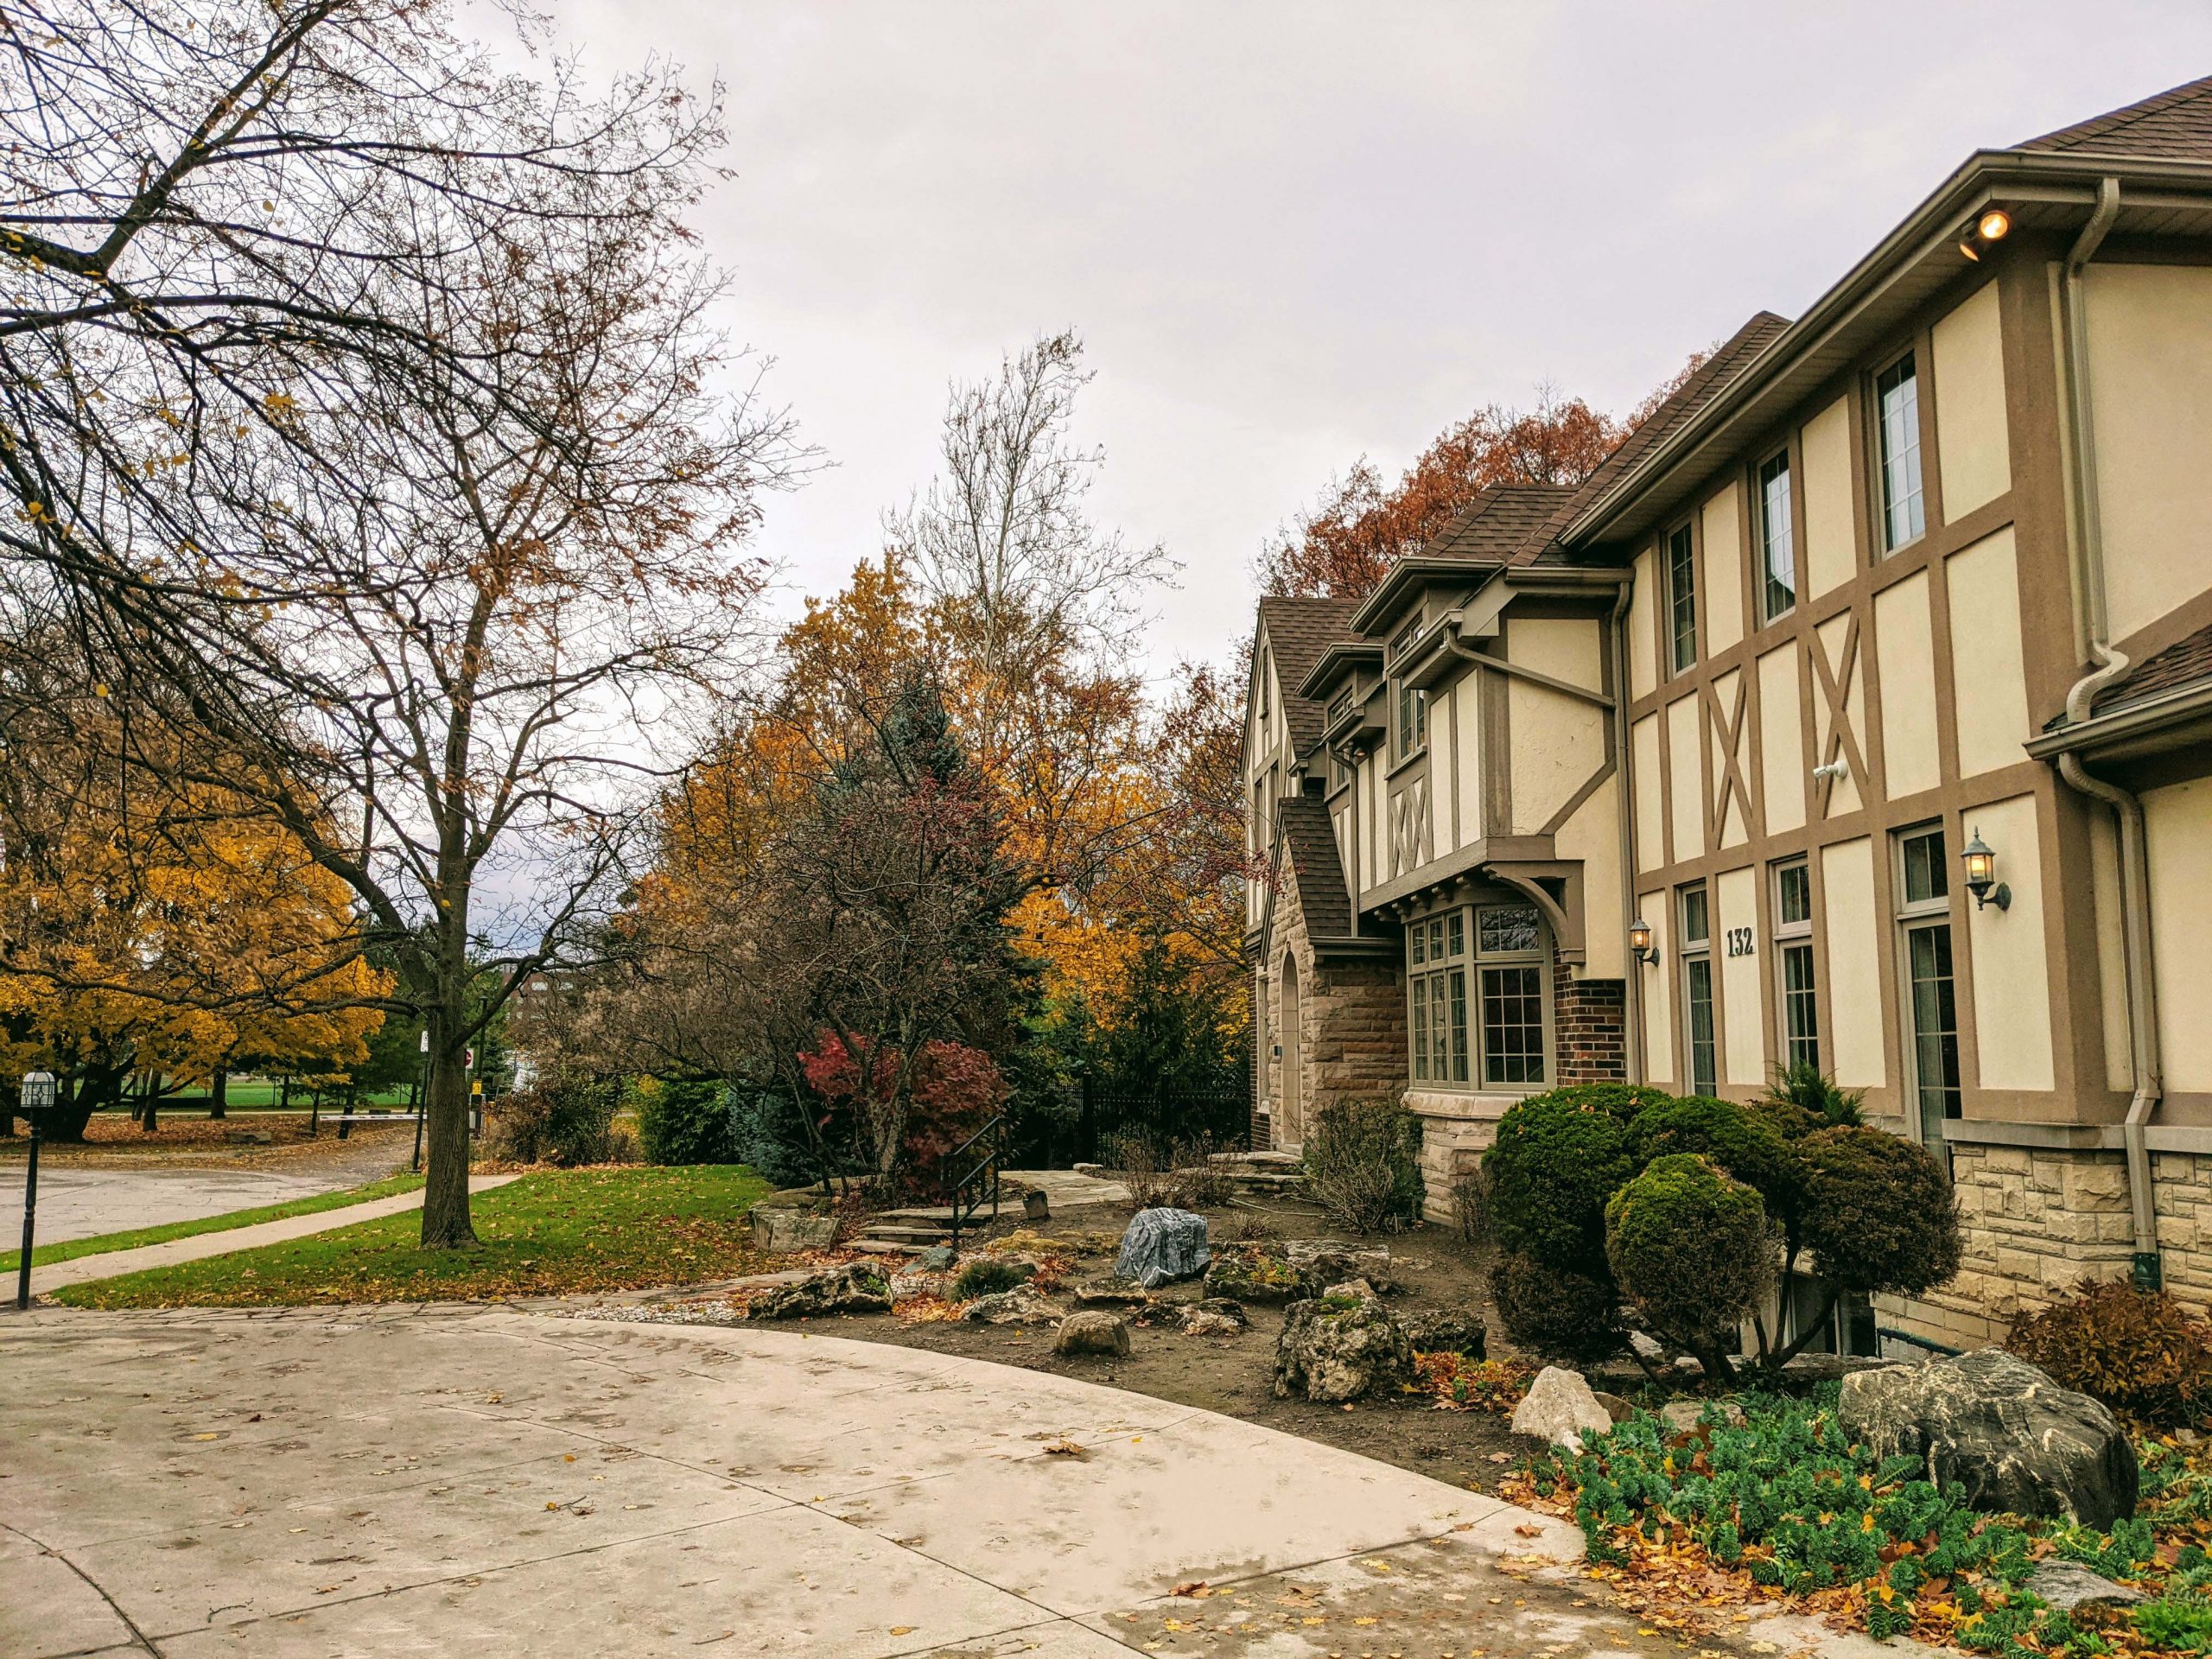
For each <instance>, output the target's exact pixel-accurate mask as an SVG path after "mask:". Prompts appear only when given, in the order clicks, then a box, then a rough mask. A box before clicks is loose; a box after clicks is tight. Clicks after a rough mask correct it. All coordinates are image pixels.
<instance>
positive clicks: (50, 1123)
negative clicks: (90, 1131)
mask: <svg viewBox="0 0 2212 1659" xmlns="http://www.w3.org/2000/svg"><path fill="white" fill-rule="evenodd" d="M56 1092H57V1096H58V1099H59V1102H60V1103H59V1104H58V1105H57V1106H56V1108H55V1109H54V1111H53V1113H52V1114H50V1115H49V1116H48V1118H47V1121H46V1122H45V1124H44V1126H43V1138H44V1139H46V1140H48V1141H65V1142H67V1141H82V1140H83V1139H84V1138H85V1125H86V1124H87V1123H89V1122H92V1108H93V1107H95V1106H96V1105H98V1104H99V1092H98V1091H97V1090H93V1089H92V1088H90V1087H88V1086H86V1084H85V1083H84V1082H83V1081H80V1080H79V1078H78V1077H75V1076H74V1075H71V1076H68V1077H63V1078H62V1079H61V1087H60V1090H57V1091H56Z"/></svg>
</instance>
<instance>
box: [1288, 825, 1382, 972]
mask: <svg viewBox="0 0 2212 1659" xmlns="http://www.w3.org/2000/svg"><path fill="white" fill-rule="evenodd" d="M1275 821H1276V823H1279V824H1280V825H1281V828H1282V836H1281V842H1280V843H1279V845H1280V846H1281V849H1282V855H1283V859H1284V861H1285V862H1286V863H1287V864H1288V865H1289V867H1290V868H1289V870H1288V874H1289V878H1290V880H1291V881H1292V882H1293V883H1294V885H1295V886H1296V887H1297V890H1298V908H1299V912H1300V914H1301V915H1302V916H1304V918H1306V939H1307V941H1308V942H1309V943H1310V944H1312V945H1313V949H1314V951H1315V953H1316V954H1318V955H1322V956H1325V955H1328V954H1329V948H1330V947H1331V946H1332V945H1335V946H1338V947H1344V946H1347V945H1365V946H1371V945H1374V944H1380V943H1383V942H1384V941H1387V940H1388V939H1389V937H1390V936H1389V934H1388V933H1386V932H1383V931H1381V928H1380V925H1379V924H1374V925H1370V923H1369V922H1368V920H1367V919H1366V918H1363V917H1361V916H1357V915H1356V914H1355V913H1354V911H1353V908H1352V902H1351V886H1350V885H1349V884H1348V883H1347V882H1346V881H1345V880H1344V861H1342V860H1341V859H1339V858H1338V856H1337V832H1336V828H1335V826H1334V825H1332V823H1330V822H1329V808H1328V804H1327V803H1325V802H1324V801H1323V800H1321V799H1320V798H1319V797H1318V796H1313V795H1287V796H1285V797H1284V798H1282V799H1281V800H1280V801H1278V802H1276V803H1275Z"/></svg>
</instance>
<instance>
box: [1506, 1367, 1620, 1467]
mask: <svg viewBox="0 0 2212 1659" xmlns="http://www.w3.org/2000/svg"><path fill="white" fill-rule="evenodd" d="M1612 1426H1613V1418H1612V1414H1611V1412H1609V1411H1607V1410H1606V1409H1605V1407H1604V1406H1602V1405H1600V1404H1599V1403H1598V1396H1597V1395H1596V1394H1595V1393H1593V1392H1592V1389H1591V1387H1590V1384H1589V1383H1588V1382H1587V1381H1586V1379H1585V1378H1584V1377H1583V1375H1582V1373H1581V1372H1580V1371H1570V1370H1566V1369H1564V1368H1563V1367H1560V1366H1558V1365H1547V1366H1545V1367H1544V1369H1543V1370H1541V1371H1538V1372H1537V1373H1536V1380H1535V1382H1533V1383H1530V1384H1529V1392H1528V1393H1527V1394H1525V1395H1522V1399H1521V1403H1520V1404H1519V1405H1517V1406H1516V1407H1514V1408H1513V1432H1514V1433H1516V1434H1527V1435H1530V1436H1532V1437H1533V1438H1535V1439H1536V1440H1549V1441H1550V1442H1551V1443H1552V1444H1553V1445H1554V1446H1564V1447H1566V1448H1567V1450H1568V1451H1570V1452H1579V1451H1580V1450H1581V1449H1582V1431H1583V1430H1585V1429H1589V1430H1591V1431H1592V1432H1593V1433H1599V1434H1603V1433H1606V1432H1608V1431H1609V1430H1610V1429H1611V1427H1612Z"/></svg>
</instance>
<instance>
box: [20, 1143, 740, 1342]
mask: <svg viewBox="0 0 2212 1659" xmlns="http://www.w3.org/2000/svg"><path fill="white" fill-rule="evenodd" d="M766 1190H767V1186H766V1183H765V1182H763V1181H762V1180H760V1178H759V1177H757V1176H755V1175H754V1174H753V1172H752V1171H751V1170H749V1169H747V1168H745V1167H744V1166H741V1165H704V1164H702V1165H690V1166H683V1167H682V1168H672V1169H658V1168H650V1167H640V1168H629V1169H578V1170H561V1171H549V1172H547V1173H543V1174H537V1175H525V1176H524V1177H523V1178H522V1179H519V1180H517V1181H512V1182H510V1183H509V1184H508V1185H505V1186H502V1187H499V1188H497V1189H495V1190H494V1191H492V1192H486V1193H485V1194H483V1195H482V1196H481V1198H480V1199H478V1200H477V1201H476V1203H475V1205H474V1211H475V1214H476V1217H477V1222H478V1243H477V1244H476V1245H475V1246H474V1247H473V1248H471V1249H465V1250H441V1249H423V1248H422V1247H421V1245H420V1243H419V1233H418V1230H417V1223H416V1217H414V1216H413V1215H412V1214H411V1213H410V1214H404V1215H397V1216H386V1217H382V1218H380V1219H378V1220H374V1221H364V1222H359V1223H356V1224H354V1225H353V1226H351V1227H341V1228H337V1229H335V1230H332V1231H330V1232H327V1233H317V1234H315V1235H314V1236H311V1237H308V1238H299V1239H293V1240H290V1241H289V1242H288V1243H282V1244H269V1245H264V1246H263V1247H261V1248H260V1249H252V1250H239V1251H237V1252H234V1253H232V1254H231V1255H218V1256H209V1257H207V1258H206V1259H205V1260H202V1261H199V1262H182V1263H180V1264H179V1265H177V1266H175V1267H171V1268H152V1269H149V1270H148V1271H146V1272H143V1273H134V1274H126V1275H124V1276H122V1277H120V1278H115V1279H103V1280H99V1281H94V1282H92V1283H90V1284H83V1285H73V1286H70V1287H67V1288H66V1289H63V1290H61V1291H59V1292H57V1293H56V1294H55V1300H58V1301H63V1302H67V1303H69V1304H71V1305H72V1306H79V1307H181V1306H248V1307H250V1306H278V1305H289V1304H311V1303H330V1302H385V1301H391V1302H411V1301H486V1300H500V1299H502V1298H505V1297H510V1296H555V1295H565V1294H572V1293H575V1292H580V1291H614V1290H638V1289H644V1288H646V1287H651V1286H655V1285H667V1284H697V1283H702V1282H706V1281H712V1280H716V1279H727V1278H732V1277H734V1276H736V1275H738V1274H743V1273H747V1272H749V1271H752V1270H753V1268H755V1267H757V1266H758V1264H759V1260H760V1258H759V1257H758V1256H757V1255H755V1254H754V1253H753V1240H752V1230H751V1228H750V1226H749V1224H747V1220H746V1212H747V1211H748V1210H750V1209H751V1208H752V1207H753V1201H754V1200H755V1199H756V1198H760V1196H761V1195H762V1193H764V1192H766Z"/></svg>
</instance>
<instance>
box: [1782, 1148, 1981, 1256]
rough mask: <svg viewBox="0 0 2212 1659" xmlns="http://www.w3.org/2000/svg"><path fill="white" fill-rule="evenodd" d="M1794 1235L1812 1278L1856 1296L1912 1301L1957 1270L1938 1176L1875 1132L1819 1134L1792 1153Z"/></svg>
mask: <svg viewBox="0 0 2212 1659" xmlns="http://www.w3.org/2000/svg"><path fill="white" fill-rule="evenodd" d="M1798 1154H1799V1155H1800V1156H1801V1157H1802V1158H1803V1159H1804V1160H1805V1205H1804V1211H1803V1217H1802V1221H1801V1222H1800V1224H1799V1227H1798V1234H1799V1236H1800V1238H1801V1239H1802V1242H1803V1243H1804V1246H1805V1248H1806V1249H1808V1250H1810V1251H1811V1252H1812V1253H1813V1258H1814V1262H1815V1267H1816V1268H1817V1270H1818V1272H1819V1274H1820V1275H1821V1278H1823V1279H1825V1280H1826V1281H1827V1282H1828V1283H1829V1284H1831V1285H1834V1286H1836V1287H1839V1288H1840V1289H1844V1290H1853V1291H1858V1292H1859V1293H1861V1294H1872V1293H1874V1292H1876V1291H1886V1292H1889V1293H1891V1294H1895V1295H1901V1296H1917V1295H1920V1294H1923V1292H1925V1291H1929V1290H1932V1289H1934V1288H1935V1287H1936V1286H1937V1285H1940V1284H1942V1283H1943V1282H1944V1281H1946V1280H1948V1279H1949V1278H1950V1277H1951V1276H1952V1275H1953V1274H1956V1273H1957V1272H1958V1270H1959V1208H1958V1201H1957V1199H1956V1198H1955V1197H1954V1196H1953V1195H1952V1192H1951V1183H1950V1181H1949V1179H1948V1178H1947V1177H1946V1176H1945V1175H1944V1173H1943V1169H1942V1166H1941V1165H1940V1164H1938V1163H1937V1162H1936V1160H1935V1159H1934V1158H1933V1157H1932V1156H1930V1155H1929V1153H1928V1152H1927V1151H1925V1150H1924V1149H1923V1148H1922V1147H1916V1146H1915V1145H1913V1143H1912V1142H1911V1141H1907V1140H1904V1139H1903V1138H1902V1137H1900V1136H1897V1135H1891V1134H1888V1133H1886V1132H1885V1131H1884V1130H1881V1129H1873V1128H1860V1127H1855V1126H1846V1127H1843V1128H1833V1129H1821V1130H1819V1131H1817V1132H1815V1134H1812V1135H1807V1136H1806V1137H1805V1138H1804V1140H1803V1141H1801V1142H1799V1144H1798Z"/></svg>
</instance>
